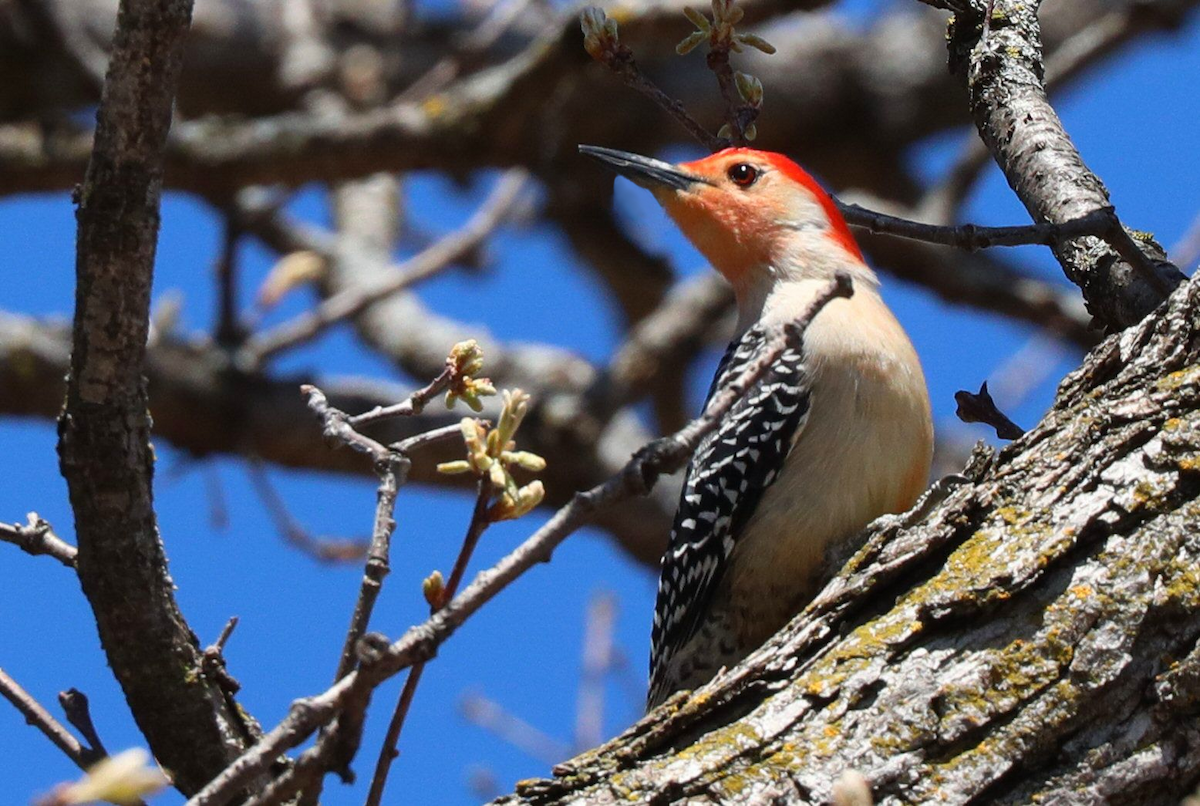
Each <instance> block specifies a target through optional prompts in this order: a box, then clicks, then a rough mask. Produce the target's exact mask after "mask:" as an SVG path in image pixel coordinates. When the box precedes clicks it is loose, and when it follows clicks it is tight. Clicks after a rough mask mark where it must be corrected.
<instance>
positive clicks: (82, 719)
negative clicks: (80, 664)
mask: <svg viewBox="0 0 1200 806" xmlns="http://www.w3.org/2000/svg"><path fill="white" fill-rule="evenodd" d="M58 704H59V706H61V707H62V709H63V713H64V714H66V717H67V721H68V722H70V723H71V725H72V726H74V728H75V730H77V731H79V733H80V735H82V736H83V740H84V741H85V742H87V743H88V745H89V746H88V747H85V748H84V754H85V756H86V757H87V759H88V761H87V764H88V766H91V765H92V764H95V763H96V762H97V761H99V760H100V759H102V758H104V757H105V756H107V755H108V750H107V749H105V747H104V742H103V741H101V740H100V733H99V732H98V731H97V730H96V723H95V722H93V721H92V711H91V708H89V707H88V698H87V695H86V694H84V693H83V692H82V691H80V690H79V689H77V688H69V689H67V690H66V691H60V692H59V693H58Z"/></svg>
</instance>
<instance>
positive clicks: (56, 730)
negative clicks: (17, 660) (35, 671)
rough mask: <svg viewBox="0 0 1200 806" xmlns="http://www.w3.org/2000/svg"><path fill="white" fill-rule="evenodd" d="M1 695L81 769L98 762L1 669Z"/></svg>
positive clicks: (87, 749)
mask: <svg viewBox="0 0 1200 806" xmlns="http://www.w3.org/2000/svg"><path fill="white" fill-rule="evenodd" d="M0 695H2V696H3V697H4V699H6V700H8V701H9V702H11V703H12V704H13V706H14V707H16V709H17V710H18V711H20V712H21V713H22V714H23V715H24V716H25V721H26V722H27V723H29V724H30V725H33V726H34V727H35V728H37V729H38V730H40V731H41V732H42V734H43V735H44V736H45V737H46V738H47V739H49V740H50V741H52V742H54V745H55V747H57V748H58V749H59V750H61V751H63V752H64V753H66V754H67V758H69V759H71V761H73V762H75V765H76V766H78V767H79V769H81V770H86V769H87V768H88V767H89V766H91V765H92V764H94V763H95V762H96V756H95V755H93V754H92V752H91V750H90V749H89V748H87V747H85V746H84V745H83V744H82V743H81V742H80V741H79V740H78V739H76V738H75V737H74V736H72V735H71V732H70V731H69V730H67V729H66V728H65V727H63V725H62V723H60V722H59V721H58V720H57V719H55V718H54V717H53V716H51V715H50V712H49V711H47V710H46V709H45V708H43V707H42V706H41V705H40V704H39V703H38V701H37V700H35V699H34V698H33V697H32V696H31V695H30V694H29V692H28V691H26V690H25V689H23V688H22V687H21V685H20V684H19V683H18V682H17V681H16V680H13V679H12V677H10V676H9V675H8V673H7V672H5V671H4V670H3V669H0Z"/></svg>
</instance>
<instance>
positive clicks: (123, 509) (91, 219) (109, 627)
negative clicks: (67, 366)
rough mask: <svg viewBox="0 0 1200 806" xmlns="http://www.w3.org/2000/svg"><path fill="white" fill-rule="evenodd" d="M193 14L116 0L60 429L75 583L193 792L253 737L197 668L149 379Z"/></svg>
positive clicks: (179, 776)
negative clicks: (165, 179) (160, 507)
mask: <svg viewBox="0 0 1200 806" xmlns="http://www.w3.org/2000/svg"><path fill="white" fill-rule="evenodd" d="M191 10H192V4H191V0H170V1H169V2H154V1H152V0H124V2H122V4H121V10H120V14H119V18H118V28H117V35H116V38H115V40H114V46H113V57H112V64H111V65H110V68H109V73H108V78H107V79H106V81H105V86H104V96H103V100H102V101H101V106H100V112H99V114H98V115H97V125H96V138H95V150H94V152H93V154H92V156H91V159H90V161H89V163H88V170H87V176H86V178H85V180H84V183H83V186H82V188H81V190H80V194H79V210H78V214H77V215H78V221H79V236H78V243H77V252H76V283H77V284H76V297H75V323H74V329H73V333H72V349H71V370H70V374H69V376H68V379H67V393H66V404H65V407H64V409H63V412H62V416H61V417H60V418H59V457H60V462H61V469H62V474H63V477H64V478H65V479H66V481H67V488H68V491H69V493H70V499H71V508H72V510H73V512H74V515H75V533H76V538H77V541H78V547H79V552H78V555H77V558H76V570H77V571H78V574H79V583H80V585H81V587H82V588H83V592H84V595H85V596H87V599H88V603H89V604H90V605H91V608H92V612H93V614H94V615H95V617H96V627H97V630H98V632H99V635H100V643H101V645H102V647H103V649H104V651H105V654H106V656H107V658H108V662H109V665H110V666H111V667H112V670H113V674H114V675H115V676H116V678H117V680H118V681H119V682H120V684H121V688H122V690H123V691H124V692H125V697H126V700H127V701H128V702H129V706H130V709H131V710H132V712H133V715H134V718H135V720H136V721H137V723H138V727H139V728H141V730H142V731H143V733H145V735H146V738H147V739H148V740H149V742H150V746H151V747H152V748H153V749H154V753H155V755H156V756H157V758H158V760H159V762H160V763H161V764H162V766H163V767H164V768H165V769H167V770H168V771H169V772H170V774H171V777H172V780H173V781H174V783H175V785H176V786H178V787H179V789H180V790H182V791H184V792H189V791H192V790H195V789H197V788H199V786H200V785H202V784H203V783H204V782H205V781H207V780H208V779H209V778H211V777H212V776H213V775H215V774H216V773H217V772H219V771H220V770H221V769H222V768H223V767H224V766H225V765H226V764H227V763H228V762H229V761H231V760H232V759H233V758H234V757H236V755H237V754H238V753H239V752H241V750H242V749H243V748H244V746H245V744H246V743H247V740H248V737H247V735H246V732H245V726H244V724H243V719H242V717H241V715H240V714H239V713H238V711H237V709H236V707H235V706H233V704H232V702H231V701H229V700H228V699H227V695H226V693H225V692H224V691H223V690H222V689H221V687H220V685H218V683H217V682H215V681H213V680H210V679H208V678H206V676H205V675H204V673H203V672H202V669H201V667H202V662H201V651H200V647H199V643H198V641H197V639H196V636H195V635H194V634H193V633H192V631H191V630H190V629H189V627H188V625H187V622H186V621H185V620H184V617H183V614H182V613H181V612H180V610H179V607H178V605H177V603H176V601H175V596H174V583H173V582H172V581H171V577H170V576H169V574H168V573H167V562H166V556H165V555H164V553H163V547H162V541H161V540H160V538H159V534H158V525H157V522H156V519H155V516H154V502H153V499H154V493H153V477H154V454H153V448H152V446H151V444H150V416H149V412H148V410H147V406H148V398H147V393H146V381H145V378H144V377H143V371H144V370H143V368H144V364H145V356H146V339H147V335H148V332H149V311H150V286H151V279H152V276H153V269H154V255H155V249H156V244H157V238H158V223H159V199H160V196H161V191H162V168H163V165H162V149H163V145H164V143H165V142H166V139H167V130H168V129H169V128H170V124H171V105H172V100H173V98H174V92H175V83H176V80H177V79H178V76H179V71H180V66H181V62H182V43H183V37H184V34H185V33H186V32H187V27H188V22H189V19H190V17H191Z"/></svg>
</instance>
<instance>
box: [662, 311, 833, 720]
mask: <svg viewBox="0 0 1200 806" xmlns="http://www.w3.org/2000/svg"><path fill="white" fill-rule="evenodd" d="M766 342H767V338H766V335H765V332H764V330H763V329H762V328H759V327H754V328H751V329H750V330H748V331H746V333H745V334H743V335H742V336H741V338H739V339H737V340H736V341H734V342H732V343H730V345H729V348H728V349H727V350H726V351H725V355H724V357H723V358H722V359H721V363H720V365H719V366H718V367H717V372H716V376H715V377H714V378H713V383H712V386H710V387H709V390H708V398H709V399H711V398H712V396H713V394H714V393H715V392H716V391H717V390H719V389H721V388H723V387H724V386H726V385H728V384H729V383H730V382H731V381H733V380H735V379H736V378H737V377H738V376H739V375H740V374H741V373H742V372H743V371H744V370H745V368H746V366H747V365H748V364H749V363H750V362H751V361H753V360H754V358H755V357H756V356H757V355H758V354H759V353H760V351H761V350H762V349H763V348H764V346H765V345H766ZM801 359H802V355H801V353H800V352H798V351H796V350H787V351H785V352H784V353H783V355H782V356H781V357H780V359H779V360H778V361H777V362H775V364H774V365H773V366H772V368H771V369H770V370H769V371H768V372H767V374H766V375H765V376H764V377H763V378H762V380H761V381H760V382H759V383H758V385H757V386H755V387H753V388H751V389H750V390H748V391H747V393H746V394H745V395H744V396H743V397H742V399H741V400H739V401H738V402H737V403H736V404H735V405H734V406H733V408H732V409H731V410H730V411H729V413H728V414H727V415H726V417H725V418H724V420H723V421H722V422H721V424H720V425H719V426H718V427H717V429H715V430H714V431H713V432H712V433H710V434H709V435H708V436H707V437H706V438H705V439H704V440H703V441H702V442H701V443H700V445H699V447H698V448H697V449H696V453H695V455H694V456H693V457H692V461H691V463H690V464H689V465H688V468H687V475H686V478H685V479H684V484H683V492H682V494H681V495H680V499H679V508H678V510H677V511H676V513H675V523H674V526H673V527H672V529H671V539H670V544H669V545H668V547H667V552H666V554H664V555H663V558H662V570H661V577H660V578H659V583H658V602H657V604H656V606H655V609H654V628H653V631H652V633H651V651H650V701H651V702H652V703H654V702H657V701H659V700H661V699H662V695H664V694H665V693H667V692H664V691H662V688H663V686H664V685H667V684H668V683H669V681H668V680H666V679H665V675H666V670H667V668H668V666H669V664H670V661H671V658H672V656H673V655H674V654H675V653H676V652H677V651H678V650H679V649H680V648H681V647H682V646H683V645H684V644H686V643H687V641H688V640H689V639H690V638H691V637H692V636H693V635H694V634H695V633H696V630H697V629H698V627H699V626H700V624H701V621H702V619H703V617H704V615H705V614H706V613H707V611H708V610H709V607H710V605H711V598H712V594H713V593H714V591H715V590H716V588H717V585H718V583H719V582H720V579H721V576H722V574H723V572H724V569H725V565H726V563H727V561H728V559H729V556H730V554H731V553H732V552H733V549H734V546H735V545H737V541H738V539H739V537H740V536H741V534H742V531H743V530H744V528H745V525H746V523H747V521H748V520H749V519H750V516H751V515H753V513H754V510H755V508H756V507H757V506H758V503H759V501H760V500H761V498H762V495H763V493H764V492H765V491H766V490H767V488H768V487H770V486H771V484H772V483H773V482H774V481H775V479H776V477H777V476H778V474H779V471H780V470H781V469H782V467H783V463H784V460H785V459H786V458H787V455H788V452H789V451H791V449H792V445H793V444H794V443H795V440H796V437H797V436H799V434H800V431H801V429H803V427H804V423H805V420H806V419H807V417H808V411H809V403H810V389H809V384H808V378H807V376H806V374H805V372H804V369H803V366H802V363H801Z"/></svg>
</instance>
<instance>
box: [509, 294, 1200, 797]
mask: <svg viewBox="0 0 1200 806" xmlns="http://www.w3.org/2000/svg"><path fill="white" fill-rule="evenodd" d="M1198 322H1200V287H1196V286H1195V285H1194V284H1191V285H1186V286H1184V287H1183V288H1181V289H1179V290H1178V291H1177V292H1176V293H1175V294H1174V295H1173V297H1172V298H1171V300H1170V301H1169V303H1168V305H1167V306H1165V307H1164V308H1163V309H1161V310H1160V311H1159V312H1158V313H1157V314H1156V315H1154V316H1152V317H1151V318H1150V319H1148V320H1147V321H1145V322H1143V323H1142V324H1141V325H1140V326H1138V327H1136V328H1132V329H1130V330H1128V331H1126V332H1125V333H1123V334H1121V335H1119V336H1114V337H1111V338H1110V339H1108V340H1107V341H1106V342H1104V343H1103V344H1102V345H1100V346H1099V347H1098V348H1097V349H1096V350H1095V351H1094V352H1093V353H1092V354H1091V355H1090V356H1089V357H1088V359H1087V360H1086V361H1085V363H1084V364H1083V365H1082V366H1081V367H1080V368H1079V369H1078V370H1076V371H1075V372H1073V373H1072V374H1071V375H1069V376H1068V377H1067V378H1066V379H1065V380H1064V381H1063V383H1062V385H1061V387H1060V389H1059V393H1058V396H1057V399H1056V401H1055V404H1054V406H1053V408H1052V409H1051V411H1050V412H1049V413H1048V414H1047V415H1046V417H1045V418H1044V420H1043V421H1042V422H1041V423H1040V424H1039V425H1038V426H1037V427H1036V428H1034V429H1032V430H1031V431H1030V432H1029V433H1027V434H1026V435H1025V436H1024V437H1022V438H1021V439H1019V440H1017V441H1016V442H1014V443H1012V444H1011V445H1009V446H1008V447H1006V448H1005V449H1004V450H1002V451H1000V452H998V453H996V454H994V455H992V454H990V453H988V452H986V451H985V452H978V453H977V456H976V457H975V460H974V462H973V466H972V468H971V469H970V471H969V474H968V475H969V476H970V477H971V479H972V481H971V483H969V484H965V485H962V486H960V487H958V488H957V489H955V490H954V491H953V492H952V493H951V494H950V495H949V496H948V497H947V498H946V499H945V500H944V501H942V502H941V503H940V504H939V505H937V506H936V507H934V508H933V509H932V511H930V512H929V513H928V514H927V515H925V516H924V517H921V518H909V519H906V517H905V516H899V517H890V518H885V519H882V520H880V521H877V522H876V523H875V524H873V525H872V526H871V527H870V528H869V529H868V530H867V532H866V533H865V534H864V535H863V536H862V542H861V548H860V549H859V550H858V552H857V554H856V555H855V556H853V557H852V558H851V559H850V560H849V562H846V563H845V564H844V565H843V566H842V570H841V571H840V573H838V575H837V576H836V577H835V578H834V579H833V581H831V582H830V583H829V585H828V586H827V587H826V589H825V590H824V591H823V592H822V594H821V595H820V596H819V597H818V598H817V600H815V601H814V602H813V603H812V604H811V605H810V606H809V607H808V608H807V609H806V610H805V612H804V613H802V614H801V615H800V616H798V617H797V618H796V619H795V620H794V621H793V622H792V623H791V624H790V625H789V626H788V627H787V628H786V629H785V630H783V631H782V632H781V633H780V634H779V635H777V636H775V637H774V638H773V639H772V640H771V641H769V642H768V644H767V645H766V646H765V647H763V649H761V650H760V651H759V652H757V653H756V654H754V655H753V656H751V657H750V658H748V659H747V661H746V662H745V663H743V664H742V665H741V666H739V667H738V668H736V669H733V670H729V671H727V672H726V673H724V674H722V675H720V676H719V677H718V678H717V679H716V680H715V681H714V682H713V683H712V684H710V685H709V686H706V687H705V688H703V689H701V690H699V691H697V692H695V693H692V694H683V695H679V696H677V697H676V698H674V699H672V700H671V701H670V702H668V703H667V704H666V705H665V706H664V707H663V708H661V709H659V710H658V711H656V712H654V713H652V714H650V715H648V716H647V717H646V718H645V719H643V720H642V721H641V722H639V723H638V724H636V725H634V726H633V727H632V728H630V729H629V730H628V731H626V733H624V734H623V735H621V736H619V737H617V738H616V739H614V740H613V741H611V742H609V743H608V744H606V745H604V746H602V747H600V748H597V749H595V750H593V751H590V752H589V753H586V754H584V755H582V756H580V757H579V758H577V759H574V760H572V761H569V762H567V763H565V764H562V765H559V766H558V767H557V768H556V769H555V773H556V777H555V778H553V779H547V780H533V781H526V782H522V783H521V784H519V785H518V787H517V790H516V793H515V794H514V795H512V796H510V797H508V798H506V799H504V800H502V801H501V802H508V803H513V802H531V803H558V802H567V801H580V800H582V801H586V802H589V803H605V802H616V801H630V800H632V801H650V802H671V801H687V802H707V801H712V802H733V803H759V802H771V801H772V800H774V799H778V798H782V799H784V800H786V801H788V802H812V803H825V802H828V801H829V799H830V797H831V788H832V786H833V784H834V782H835V781H837V779H838V778H839V776H840V775H841V774H842V772H843V771H844V770H846V769H847V768H853V769H856V770H858V771H859V772H860V773H862V774H863V775H865V776H866V777H867V779H868V780H869V781H870V782H871V784H872V787H873V790H874V794H875V797H876V799H877V802H879V803H909V802H937V803H968V802H977V803H985V802H986V803H992V802H999V803H1026V802H1032V801H1037V802H1070V803H1081V802H1101V801H1103V802H1107V803H1122V802H1128V803H1158V802H1162V803H1174V802H1178V799H1179V798H1180V797H1182V796H1183V795H1185V794H1186V793H1188V792H1189V791H1191V790H1192V789H1193V788H1194V786H1195V784H1196V780H1197V778H1198V777H1200V729H1198V728H1197V724H1196V720H1195V714H1196V711H1197V708H1198V706H1200V650H1198V649H1197V640H1198V639H1200V572H1198V571H1197V570H1196V569H1197V563H1196V560H1197V558H1198V557H1200V501H1198V499H1197V495H1198V494H1200V465H1197V457H1198V456H1200V325H1198Z"/></svg>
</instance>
